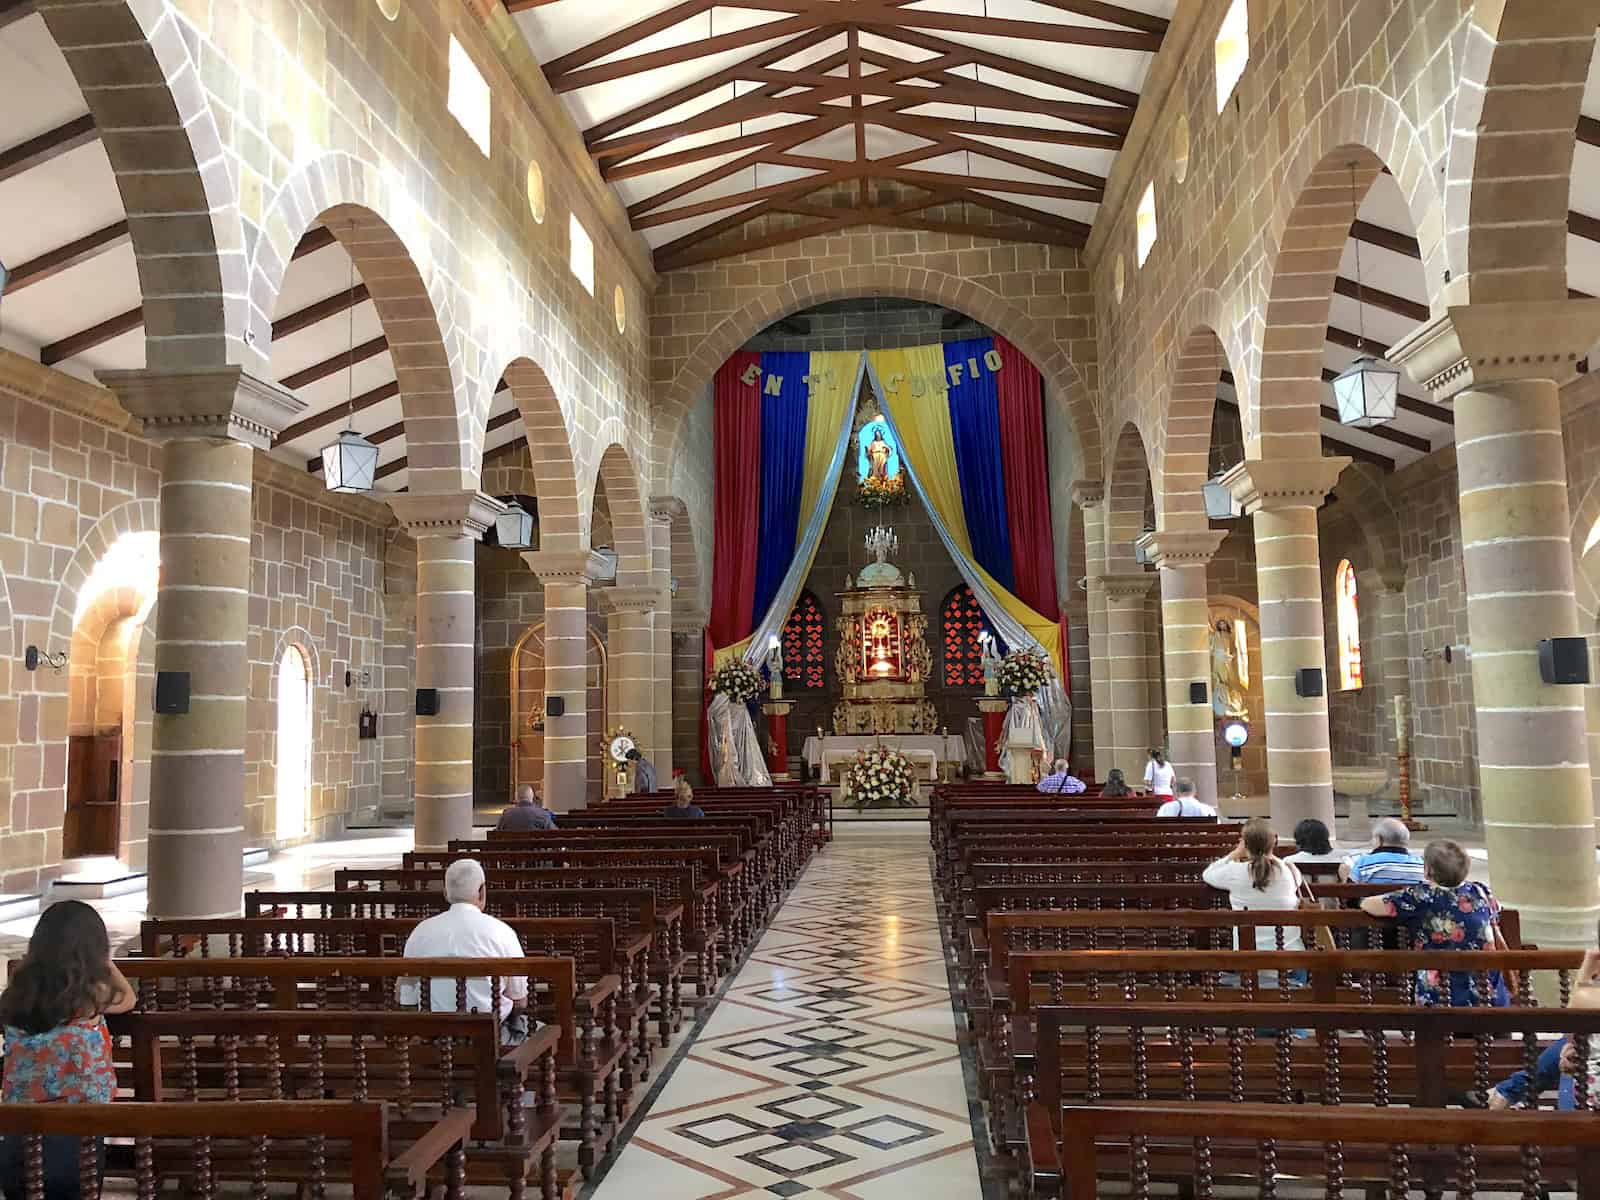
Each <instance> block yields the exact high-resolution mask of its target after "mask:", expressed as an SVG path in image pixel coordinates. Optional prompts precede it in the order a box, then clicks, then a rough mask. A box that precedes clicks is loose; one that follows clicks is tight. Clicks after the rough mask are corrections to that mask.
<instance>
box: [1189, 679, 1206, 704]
mask: <svg viewBox="0 0 1600 1200" xmlns="http://www.w3.org/2000/svg"><path fill="white" fill-rule="evenodd" d="M1189 703H1190V704H1209V703H1211V697H1209V696H1207V695H1206V685H1205V684H1204V683H1201V682H1200V681H1199V680H1196V681H1195V682H1194V683H1191V684H1190V685H1189Z"/></svg>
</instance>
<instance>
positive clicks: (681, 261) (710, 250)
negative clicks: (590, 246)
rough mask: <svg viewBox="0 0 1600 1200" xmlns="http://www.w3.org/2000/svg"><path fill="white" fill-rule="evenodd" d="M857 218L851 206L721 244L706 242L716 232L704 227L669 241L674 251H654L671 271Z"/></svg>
mask: <svg viewBox="0 0 1600 1200" xmlns="http://www.w3.org/2000/svg"><path fill="white" fill-rule="evenodd" d="M742 215H743V214H741V216H742ZM858 220H859V218H858V217H857V215H856V212H855V210H853V209H850V210H846V211H844V212H841V213H838V214H837V215H835V216H832V217H829V218H827V219H826V220H821V221H815V222H813V223H812V224H810V225H795V226H791V227H789V228H787V229H775V230H773V231H771V232H770V233H763V234H759V235H757V236H755V237H744V238H740V239H739V240H738V241H737V242H729V243H727V244H725V245H722V246H709V245H706V243H707V242H710V241H712V240H714V239H715V238H716V236H717V234H706V235H704V236H701V234H702V231H701V230H696V231H695V233H693V234H691V235H689V237H687V238H680V239H678V242H677V243H669V245H673V246H674V247H675V248H674V249H673V252H672V253H671V254H668V255H664V254H663V253H662V251H664V250H666V249H667V248H668V247H667V246H658V247H657V248H656V251H655V262H656V270H658V271H671V270H675V269H677V268H679V267H691V266H694V265H695V264H696V263H703V262H711V261H713V260H714V259H718V258H727V257H729V256H730V255H735V254H748V253H750V252H751V251H755V250H766V249H769V248H770V247H772V246H781V245H784V244H785V243H787V242H796V241H803V240H804V239H806V238H808V237H816V236H817V235H818V234H822V233H834V232H836V231H838V230H840V229H847V228H849V227H850V226H851V225H853V224H855V223H857V221H858ZM725 232H727V230H726V229H719V230H718V231H717V233H718V234H719V233H725Z"/></svg>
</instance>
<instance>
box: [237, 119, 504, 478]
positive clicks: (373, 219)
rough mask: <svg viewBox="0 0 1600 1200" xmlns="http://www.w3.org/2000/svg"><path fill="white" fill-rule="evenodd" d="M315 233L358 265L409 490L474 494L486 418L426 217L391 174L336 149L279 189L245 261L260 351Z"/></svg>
mask: <svg viewBox="0 0 1600 1200" xmlns="http://www.w3.org/2000/svg"><path fill="white" fill-rule="evenodd" d="M317 225H324V226H326V227H327V229H328V230H329V232H331V233H332V234H333V235H334V237H336V238H337V239H338V240H339V244H340V245H341V246H342V247H343V248H344V250H345V252H346V253H348V254H349V255H350V257H351V258H352V259H354V260H355V266H356V272H357V274H358V276H359V277H360V282H361V283H363V284H365V286H366V288H367V292H368V295H369V296H370V298H371V300H372V304H373V307H374V308H375V309H376V310H377V313H378V320H379V323H380V325H381V326H382V329H383V336H384V338H385V339H386V340H387V341H388V345H389V354H390V357H391V359H392V360H393V362H394V369H395V381H396V383H397V384H398V385H399V389H400V402H401V411H402V415H403V420H404V423H405V439H406V458H407V471H406V473H407V477H408V480H409V482H410V490H411V491H412V492H414V493H425V492H456V491H471V490H473V489H475V488H476V487H477V482H478V473H479V470H480V468H481V465H482V463H481V447H482V445H483V425H484V416H483V413H482V412H480V411H479V406H478V405H475V404H473V403H472V397H471V395H470V393H469V389H468V386H467V380H466V377H465V372H466V367H465V366H464V363H465V361H466V358H465V355H464V354H463V352H462V335H461V329H460V327H459V325H458V323H457V321H456V320H455V316H454V309H453V305H452V302H451V287H452V285H451V284H450V283H449V282H448V279H449V275H448V272H446V271H444V270H440V269H437V268H436V266H435V264H434V262H433V255H434V238H433V237H432V231H431V229H430V227H429V225H428V219H427V217H426V215H425V214H424V213H423V211H422V208H421V206H420V205H419V204H418V203H417V201H416V200H415V199H413V198H412V197H411V195H410V193H409V192H408V191H407V190H406V188H405V183H404V180H403V179H402V178H401V176H400V174H399V172H398V171H395V170H393V169H392V168H391V169H385V168H382V167H380V166H378V165H376V164H373V163H368V162H365V161H363V160H361V159H358V158H355V157H354V156H352V155H350V154H346V153H343V152H337V151H335V152H330V153H327V154H323V155H320V156H318V157H317V158H314V159H312V160H311V161H309V162H307V163H305V164H304V165H303V166H301V167H300V169H299V170H297V171H295V172H293V173H292V174H291V175H290V176H289V178H288V179H286V180H285V181H284V183H283V184H282V185H281V186H280V187H279V188H278V191H277V193H276V195H275V196H274V197H273V199H272V201H271V203H270V204H269V205H268V206H267V211H266V213H265V215H264V216H263V219H262V229H263V235H262V236H261V237H260V238H259V239H258V240H257V243H256V248H255V253H254V255H253V257H252V259H251V262H250V270H249V279H250V289H249V296H250V315H249V321H250V336H251V337H252V338H253V339H254V344H255V346H256V347H257V349H259V350H260V352H261V353H262V354H263V355H265V356H267V357H268V358H270V356H271V351H272V319H273V316H274V314H275V312H276V308H277V302H278V296H279V294H280V293H281V292H282V290H283V284H284V279H285V277H286V275H287V274H288V270H289V264H290V263H291V262H292V261H293V258H294V251H295V247H296V246H297V245H299V243H300V239H301V238H302V237H303V236H304V235H305V234H306V232H307V231H308V230H310V229H312V228H315V227H316V226H317ZM483 411H484V412H486V411H487V409H486V408H485V409H484V410H483Z"/></svg>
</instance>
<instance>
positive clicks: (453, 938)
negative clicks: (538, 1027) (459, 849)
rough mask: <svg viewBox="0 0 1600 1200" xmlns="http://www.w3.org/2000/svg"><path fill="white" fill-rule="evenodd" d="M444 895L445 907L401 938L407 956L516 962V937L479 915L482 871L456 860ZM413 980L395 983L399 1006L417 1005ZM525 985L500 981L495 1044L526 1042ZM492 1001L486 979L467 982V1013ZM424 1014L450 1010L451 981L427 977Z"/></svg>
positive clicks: (487, 1008) (453, 999)
mask: <svg viewBox="0 0 1600 1200" xmlns="http://www.w3.org/2000/svg"><path fill="white" fill-rule="evenodd" d="M444 897H445V899H446V900H448V901H449V902H450V908H449V910H448V911H446V912H442V913H440V914H439V915H438V916H436V917H429V918H428V919H427V920H426V921H420V922H418V924H417V927H416V928H415V929H413V930H412V931H411V936H410V937H408V938H407V939H406V949H405V957H407V958H522V957H524V951H523V949H522V943H521V942H520V941H518V940H517V935H516V934H515V933H514V932H512V929H511V926H509V925H507V924H506V923H505V922H504V921H502V920H500V919H499V918H498V917H491V916H490V915H489V914H488V913H486V912H484V911H483V905H484V902H485V900H486V899H487V898H488V889H487V887H486V886H485V884H484V880H483V868H482V867H481V866H479V865H478V863H477V862H476V861H475V860H473V859H470V858H461V859H457V860H456V861H455V862H453V863H451V864H450V866H449V867H448V868H447V869H446V870H445V873H444ZM419 990H420V989H419V987H418V983H417V981H416V980H415V979H403V980H401V981H400V986H399V989H398V991H399V996H398V999H399V1001H400V1003H401V1004H402V1005H406V1006H412V1005H416V1004H417V1003H418V992H419ZM527 1002H528V981H527V980H526V979H524V978H522V977H520V976H508V977H506V978H503V979H501V981H500V1013H499V1016H500V1044H501V1045H503V1046H516V1045H519V1044H520V1043H522V1042H525V1041H527V1039H528V1034H529V1032H530V1029H529V1021H528V1013H527ZM493 1003H494V998H493V995H492V993H491V991H490V986H489V980H488V978H487V977H484V978H482V979H469V980H467V1011H468V1012H489V1011H490V1010H491V1008H492V1007H493ZM428 1010H429V1011H430V1012H456V1011H457V1009H456V981H455V980H454V979H453V978H452V979H433V980H430V981H429V983H428Z"/></svg>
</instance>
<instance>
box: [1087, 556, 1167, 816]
mask: <svg viewBox="0 0 1600 1200" xmlns="http://www.w3.org/2000/svg"><path fill="white" fill-rule="evenodd" d="M1155 582H1156V577H1155V576H1154V575H1152V574H1151V573H1150V572H1148V571H1126V572H1121V573H1118V574H1112V575H1101V576H1099V577H1098V578H1097V579H1092V580H1090V588H1091V589H1094V588H1095V587H1096V585H1098V590H1099V592H1100V594H1101V595H1102V596H1103V597H1104V598H1105V611H1106V639H1105V642H1106V651H1105V664H1106V675H1107V676H1108V680H1107V687H1106V703H1107V705H1108V708H1109V712H1110V716H1111V761H1110V762H1109V763H1108V764H1107V767H1108V768H1109V767H1121V768H1122V773H1123V775H1125V776H1126V777H1127V780H1128V782H1129V783H1131V784H1133V785H1134V786H1138V784H1139V781H1140V780H1141V779H1143V778H1144V767H1145V763H1146V762H1147V761H1148V760H1149V758H1150V747H1151V745H1152V744H1153V743H1152V740H1151V734H1150V687H1149V681H1148V678H1147V676H1148V674H1149V655H1148V649H1149V646H1148V638H1149V629H1148V628H1147V625H1148V622H1146V620H1145V612H1144V606H1145V600H1146V598H1147V597H1148V596H1149V595H1150V589H1151V588H1152V587H1154V586H1155ZM1099 707H1100V706H1099V705H1098V704H1096V705H1095V708H1096V710H1098V709H1099ZM1096 740H1097V741H1098V737H1097V739H1096Z"/></svg>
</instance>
